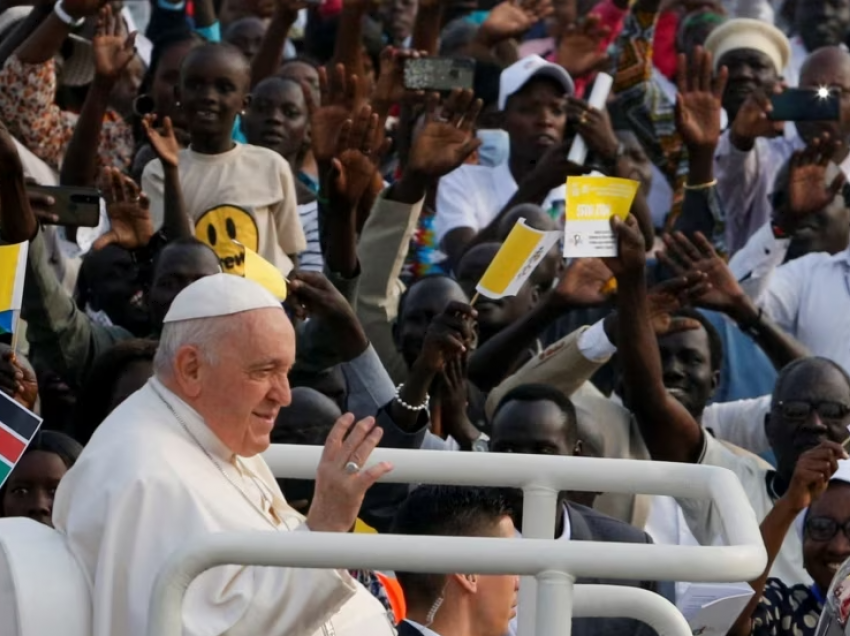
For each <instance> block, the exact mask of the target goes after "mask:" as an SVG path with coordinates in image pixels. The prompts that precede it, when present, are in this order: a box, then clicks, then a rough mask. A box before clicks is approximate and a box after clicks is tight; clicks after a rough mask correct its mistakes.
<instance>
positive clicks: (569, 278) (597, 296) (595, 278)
mask: <svg viewBox="0 0 850 636" xmlns="http://www.w3.org/2000/svg"><path fill="white" fill-rule="evenodd" d="M612 277H613V274H612V273H611V270H610V269H608V267H606V265H605V263H603V262H602V261H601V260H600V259H598V258H577V259H575V260H574V261H572V262H571V263H570V265H569V267H567V269H566V270H565V271H564V273H563V274H562V275H561V279H560V280H559V281H558V285H557V286H556V287H555V289H553V290H552V292H551V293H552V297H553V300H555V301H556V302H557V303H559V304H561V305H563V306H564V307H593V306H595V305H601V304H602V303H604V302H605V301H607V300H608V299H609V297H610V296H609V294H606V293H605V292H604V291H603V289H604V288H605V285H606V283H608V281H609V280H611V278H612Z"/></svg>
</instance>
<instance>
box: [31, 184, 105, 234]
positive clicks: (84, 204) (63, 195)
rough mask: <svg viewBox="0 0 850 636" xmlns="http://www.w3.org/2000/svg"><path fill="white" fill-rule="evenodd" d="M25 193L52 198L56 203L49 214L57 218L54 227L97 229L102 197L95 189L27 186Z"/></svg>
mask: <svg viewBox="0 0 850 636" xmlns="http://www.w3.org/2000/svg"><path fill="white" fill-rule="evenodd" d="M27 191H29V192H37V193H39V194H46V195H47V196H50V197H53V200H54V201H56V203H55V204H54V206H53V209H52V210H51V212H53V214H55V215H56V216H57V217H59V218H58V220H57V221H56V222H55V225H75V226H80V227H97V226H98V224H99V223H100V199H101V196H102V195H101V192H100V190H98V189H97V188H78V187H75V186H40V185H28V186H27Z"/></svg>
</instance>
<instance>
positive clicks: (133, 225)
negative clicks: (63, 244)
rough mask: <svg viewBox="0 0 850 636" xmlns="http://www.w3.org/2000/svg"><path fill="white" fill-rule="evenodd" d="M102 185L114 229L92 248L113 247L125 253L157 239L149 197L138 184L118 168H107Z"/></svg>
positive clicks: (102, 176)
mask: <svg viewBox="0 0 850 636" xmlns="http://www.w3.org/2000/svg"><path fill="white" fill-rule="evenodd" d="M101 183H102V189H103V191H104V194H105V196H106V213H107V215H108V216H109V223H110V225H111V227H110V229H109V231H108V232H106V234H104V235H103V236H100V237H99V238H98V239H97V240H96V241H95V242H94V244H93V245H92V249H94V250H99V249H103V248H104V247H106V246H107V245H111V244H115V245H118V246H120V247H123V248H124V249H125V250H135V249H139V248H142V247H145V246H146V245H147V244H148V243H149V242H150V240H151V237H152V236H153V222H152V221H151V213H150V201H149V200H148V198H147V196H145V194H144V193H143V192H142V191H141V189H140V188H139V186H138V185H136V182H135V181H133V180H132V179H131V178H130V177H127V176H125V175H123V174H122V173H121V171H120V170H118V169H116V168H104V170H103V173H102V174H101Z"/></svg>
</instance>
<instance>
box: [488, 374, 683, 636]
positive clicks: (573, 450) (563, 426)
mask: <svg viewBox="0 0 850 636" xmlns="http://www.w3.org/2000/svg"><path fill="white" fill-rule="evenodd" d="M576 422H577V420H576V412H575V408H574V407H573V404H572V402H570V400H569V399H568V398H567V397H565V396H564V394H563V393H561V392H560V391H558V390H557V389H555V388H554V387H551V386H549V385H543V384H525V385H520V386H518V387H516V388H514V389H513V390H511V391H510V392H508V393H507V394H505V396H504V397H503V398H502V400H501V402H499V406H498V407H497V408H496V411H495V413H494V414H493V421H492V437H491V440H490V451H491V452H494V453H524V454H530V455H568V456H573V455H581V454H582V441H581V440H580V439H578V433H577V431H578V428H577V423H576ZM505 492H506V495H505V496H506V498H507V500H508V503H509V505H510V507H511V509H512V510H514V523H515V524H516V526H517V528H522V491H521V490H514V489H510V490H506V491H505ZM593 497H594V495H593V493H567V492H562V493H561V494H560V496H559V497H558V502H557V506H558V511H559V514H557V515H556V517H555V519H556V521H555V538H556V539H560V540H569V541H613V542H616V543H652V539H651V538H650V537H649V535H647V534H646V533H645V532H643V531H642V530H638V529H637V528H635V527H634V526H630V525H629V524H627V523H624V522H622V521H619V520H617V519H613V518H612V517H608V516H606V515H603V514H602V513H599V512H597V511H595V510H592V509H591V508H589V507H587V506H590V505H592V504H593ZM576 501H581V502H582V503H585V504H586V505H581V504H579V503H576ZM576 583H577V584H597V585H601V584H605V585H611V584H614V585H631V586H636V587H642V588H644V589H647V590H652V591H663V593H664V596H666V597H667V598H671V597H672V590H673V586H672V584H664V585H663V587H661V589H659V588H660V586H659V585H658V584H657V583H655V582H651V581H640V582H639V581H621V580H616V581H615V580H609V579H597V578H578V579H576ZM510 633H511V634H515V633H516V621H515V620H514V621H512V623H511V630H510ZM654 633H655V632H654V630H652V629H651V628H650V627H648V626H647V625H645V624H643V623H640V622H638V621H635V620H633V619H627V618H574V619H573V627H572V634H573V636H638V635H640V636H648V635H651V634H654Z"/></svg>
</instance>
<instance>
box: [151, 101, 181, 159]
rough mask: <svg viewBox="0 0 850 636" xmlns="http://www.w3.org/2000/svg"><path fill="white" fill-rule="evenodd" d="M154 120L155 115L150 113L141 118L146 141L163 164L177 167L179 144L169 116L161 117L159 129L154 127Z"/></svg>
mask: <svg viewBox="0 0 850 636" xmlns="http://www.w3.org/2000/svg"><path fill="white" fill-rule="evenodd" d="M155 122H156V115H152V114H151V115H145V118H144V119H143V120H142V126H143V127H144V129H145V134H146V135H147V137H148V141H149V142H150V144H151V147H152V148H153V150H154V152H155V153H156V156H157V157H159V160H160V161H161V162H162V163H163V165H168V166H172V167H177V164H178V162H179V157H180V144H179V143H177V137H176V136H175V134H174V126H173V125H172V123H171V118H170V117H165V118H163V120H162V130H161V131H159V130H157V129H156V128H154V123H155Z"/></svg>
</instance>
